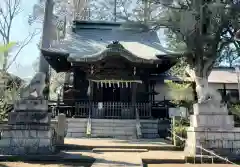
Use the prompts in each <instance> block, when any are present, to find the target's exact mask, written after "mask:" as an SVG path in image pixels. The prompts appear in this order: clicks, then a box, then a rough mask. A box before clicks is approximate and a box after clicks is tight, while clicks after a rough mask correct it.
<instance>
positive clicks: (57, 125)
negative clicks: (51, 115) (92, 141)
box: [0, 114, 68, 145]
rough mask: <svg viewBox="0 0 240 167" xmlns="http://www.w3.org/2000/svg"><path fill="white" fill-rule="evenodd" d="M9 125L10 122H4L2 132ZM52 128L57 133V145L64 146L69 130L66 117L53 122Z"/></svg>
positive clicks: (62, 116) (1, 124) (63, 116)
mask: <svg viewBox="0 0 240 167" xmlns="http://www.w3.org/2000/svg"><path fill="white" fill-rule="evenodd" d="M59 118H60V121H58V120H59ZM7 123H8V120H4V121H2V122H1V123H0V131H1V130H2V129H3V127H4V126H6V125H7ZM51 127H52V128H53V129H54V130H55V132H56V138H55V140H56V141H55V143H57V145H62V144H64V138H65V137H66V135H67V129H68V125H67V120H66V117H65V115H64V114H63V115H62V114H60V117H58V118H57V119H53V120H51Z"/></svg>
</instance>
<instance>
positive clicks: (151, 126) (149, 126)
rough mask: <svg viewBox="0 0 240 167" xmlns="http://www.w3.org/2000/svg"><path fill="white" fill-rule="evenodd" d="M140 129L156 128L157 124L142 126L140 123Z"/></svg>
mask: <svg viewBox="0 0 240 167" xmlns="http://www.w3.org/2000/svg"><path fill="white" fill-rule="evenodd" d="M141 127H143V128H158V124H145V123H144V124H143V123H141Z"/></svg>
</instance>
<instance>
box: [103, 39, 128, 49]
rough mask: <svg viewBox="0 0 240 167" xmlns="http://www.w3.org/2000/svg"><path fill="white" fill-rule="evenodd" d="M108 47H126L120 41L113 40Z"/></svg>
mask: <svg viewBox="0 0 240 167" xmlns="http://www.w3.org/2000/svg"><path fill="white" fill-rule="evenodd" d="M107 48H118V49H124V47H123V45H122V44H120V42H119V41H112V43H111V44H109V45H107Z"/></svg>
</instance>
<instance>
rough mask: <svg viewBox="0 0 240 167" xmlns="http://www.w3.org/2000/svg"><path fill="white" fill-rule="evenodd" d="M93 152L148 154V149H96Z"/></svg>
mask: <svg viewBox="0 0 240 167" xmlns="http://www.w3.org/2000/svg"><path fill="white" fill-rule="evenodd" d="M92 151H93V152H148V149H127V148H94V149H92Z"/></svg>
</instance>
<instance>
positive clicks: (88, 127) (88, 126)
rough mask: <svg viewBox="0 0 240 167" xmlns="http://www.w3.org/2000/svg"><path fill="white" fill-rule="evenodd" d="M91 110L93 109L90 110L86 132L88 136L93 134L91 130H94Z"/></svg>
mask: <svg viewBox="0 0 240 167" xmlns="http://www.w3.org/2000/svg"><path fill="white" fill-rule="evenodd" d="M91 111H92V109H90V110H89V114H88V121H87V132H86V134H87V136H88V137H90V136H91V132H92V125H91Z"/></svg>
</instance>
